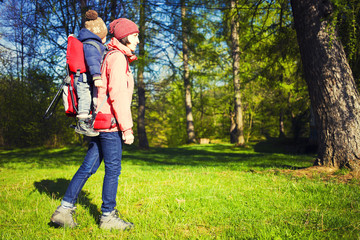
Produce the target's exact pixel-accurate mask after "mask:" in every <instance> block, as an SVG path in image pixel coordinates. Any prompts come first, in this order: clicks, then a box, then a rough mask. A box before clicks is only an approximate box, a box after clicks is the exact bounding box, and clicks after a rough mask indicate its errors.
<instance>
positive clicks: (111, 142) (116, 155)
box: [63, 132, 122, 213]
mask: <svg viewBox="0 0 360 240" xmlns="http://www.w3.org/2000/svg"><path fill="white" fill-rule="evenodd" d="M121 156H122V143H121V132H101V133H100V135H99V136H97V137H93V138H91V142H90V144H89V149H88V151H87V154H86V156H85V159H84V161H83V163H82V165H81V166H80V168H79V169H78V171H77V172H76V173H75V175H74V177H73V178H72V180H71V182H70V185H69V187H68V188H67V190H66V193H65V196H64V198H63V201H65V202H67V203H70V204H75V203H76V200H77V198H78V195H79V193H80V191H81V189H82V188H83V186H84V184H85V183H86V181H87V179H88V178H89V177H90V176H91V175H92V174H94V173H95V172H96V171H97V170H98V168H99V166H100V164H101V162H102V160H103V159H104V163H105V176H104V182H103V191H102V201H103V203H102V205H101V211H102V212H103V213H104V212H112V211H113V210H114V208H115V206H116V193H117V188H118V180H119V176H120V172H121Z"/></svg>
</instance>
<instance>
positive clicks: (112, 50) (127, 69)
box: [101, 49, 129, 73]
mask: <svg viewBox="0 0 360 240" xmlns="http://www.w3.org/2000/svg"><path fill="white" fill-rule="evenodd" d="M115 52H120V53H122V52H121V51H119V50H116V49H111V50H105V55H104V58H103V61H102V64H101V72H102V70H103V65H104V63H105V62H106V60H107V58H108V57H109V56H110V55H111V54H112V53H115ZM122 54H123V53H122ZM123 55H124V57H125V59H126V73H128V72H129V59H128V58H127V57H126V56H125V54H123Z"/></svg>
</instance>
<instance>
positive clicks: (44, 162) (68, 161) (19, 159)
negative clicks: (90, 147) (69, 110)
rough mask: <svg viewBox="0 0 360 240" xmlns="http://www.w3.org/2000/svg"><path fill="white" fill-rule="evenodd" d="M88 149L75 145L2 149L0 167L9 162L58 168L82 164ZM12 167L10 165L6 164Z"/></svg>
mask: <svg viewBox="0 0 360 240" xmlns="http://www.w3.org/2000/svg"><path fill="white" fill-rule="evenodd" d="M85 154H86V149H85V148H82V147H79V146H74V147H66V148H62V149H46V148H29V149H16V150H11V151H0V167H4V166H5V165H9V164H16V163H23V164H27V165H28V167H36V168H56V167H59V166H64V165H80V164H81V162H82V161H83V159H84V157H85ZM6 167H7V168H11V165H10V166H6Z"/></svg>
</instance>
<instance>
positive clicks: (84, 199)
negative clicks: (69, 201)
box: [34, 178, 101, 227]
mask: <svg viewBox="0 0 360 240" xmlns="http://www.w3.org/2000/svg"><path fill="white" fill-rule="evenodd" d="M69 184H70V180H67V179H64V178H58V179H56V180H48V179H45V180H41V181H40V182H34V186H35V188H36V189H37V190H38V191H39V193H41V194H43V193H44V194H47V195H48V196H49V197H51V198H53V199H57V200H62V198H63V197H64V195H65V192H66V189H67V187H68V186H69ZM78 204H81V205H82V206H84V207H86V208H88V209H89V213H90V214H91V215H92V216H93V218H94V219H95V220H96V222H97V223H98V222H99V218H100V215H101V213H100V211H99V210H98V208H97V206H96V205H95V204H92V203H91V199H90V198H89V193H88V192H86V191H81V192H80V194H79V197H78ZM54 211H55V209H54ZM48 225H49V226H52V227H58V226H57V225H55V224H53V223H52V222H49V223H48Z"/></svg>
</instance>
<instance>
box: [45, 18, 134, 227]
mask: <svg viewBox="0 0 360 240" xmlns="http://www.w3.org/2000/svg"><path fill="white" fill-rule="evenodd" d="M109 30H110V33H112V34H113V35H114V37H113V38H112V39H111V41H110V43H109V44H108V49H109V50H110V51H109V53H108V54H107V56H106V58H105V60H104V63H103V66H102V74H101V78H102V81H103V84H102V87H100V88H95V89H94V90H95V93H94V97H95V101H94V102H95V107H94V109H96V112H99V113H98V115H97V116H96V120H95V123H94V129H96V130H97V131H99V133H100V134H99V136H96V137H92V138H91V141H90V143H89V148H88V151H87V154H86V156H85V159H84V161H83V163H82V165H81V166H80V168H79V169H78V171H77V172H76V174H75V175H74V177H73V178H72V180H71V182H70V185H69V187H68V189H67V191H66V193H65V195H64V198H63V200H62V202H61V205H60V206H59V207H58V208H57V209H56V211H55V213H54V214H53V215H52V217H51V221H52V222H54V223H56V224H58V225H60V226H64V227H71V228H73V227H75V226H77V223H76V221H75V220H74V213H75V209H76V207H75V203H76V200H77V198H78V195H79V193H80V191H81V189H82V188H83V186H84V184H85V183H86V181H87V179H88V178H89V177H90V176H91V175H92V174H94V173H95V172H96V171H97V169H98V168H99V166H100V164H101V162H102V160H104V163H105V176H104V181H103V190H102V205H101V211H102V215H101V218H100V228H102V229H120V230H125V229H130V228H132V227H133V226H134V225H133V224H132V223H130V222H126V221H124V220H122V219H120V218H119V216H118V213H117V210H116V209H115V206H116V194H117V188H118V179H119V175H120V172H121V158H122V142H124V143H125V144H132V143H133V141H134V135H133V132H132V127H133V121H132V116H131V99H132V94H133V90H134V79H133V75H132V73H131V70H130V68H129V63H131V62H132V61H134V60H136V59H137V58H136V56H135V55H134V53H133V52H134V51H135V49H136V46H137V44H138V43H139V38H138V33H139V29H138V27H137V26H136V24H135V23H134V22H132V21H130V20H128V19H126V18H120V19H116V20H114V21H113V22H111V23H110V29H109ZM96 89H97V93H96ZM96 103H97V104H96Z"/></svg>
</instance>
